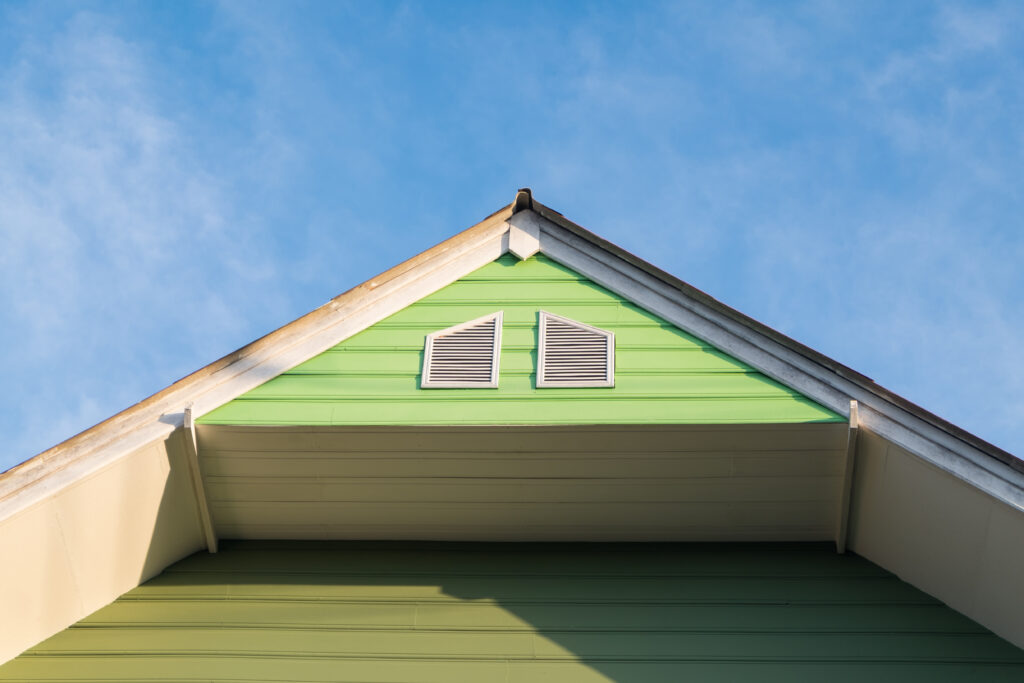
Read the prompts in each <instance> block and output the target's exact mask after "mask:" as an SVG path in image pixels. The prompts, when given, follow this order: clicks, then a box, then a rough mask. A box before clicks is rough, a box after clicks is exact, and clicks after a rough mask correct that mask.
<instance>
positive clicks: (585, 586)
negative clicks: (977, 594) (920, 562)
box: [0, 542, 1024, 683]
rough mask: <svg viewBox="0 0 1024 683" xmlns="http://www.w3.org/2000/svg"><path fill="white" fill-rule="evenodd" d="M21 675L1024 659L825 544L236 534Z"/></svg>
mask: <svg viewBox="0 0 1024 683" xmlns="http://www.w3.org/2000/svg"><path fill="white" fill-rule="evenodd" d="M0 680H3V681H50V682H57V681H61V682H64V683H79V682H84V681H109V682H112V683H113V682H116V681H140V682H141V681H223V682H227V681H231V682H233V683H236V682H238V681H377V682H384V681H387V682H395V681H409V682H412V681H437V682H440V681H445V682H452V681H454V682H459V681H465V682H470V681H472V682H473V683H481V682H483V683H486V682H488V681H501V682H503V683H504V682H506V681H511V682H513V683H517V682H521V683H526V682H527V681H529V682H531V683H533V682H535V681H552V682H554V681H559V682H568V683H572V682H578V681H583V682H589V681H608V680H615V681H640V682H642V683H654V682H660V681H665V682H667V681H673V682H675V681H682V680H699V681H755V680H756V681H779V682H781V681H786V682H794V681H795V682H800V681H822V680H828V681H863V680H871V681H874V682H876V683H886V682H888V681H900V682H901V683H903V682H905V681H917V680H929V681H1020V680H1024V651H1021V650H1019V649H1018V648H1016V647H1014V646H1012V645H1010V644H1008V643H1006V642H1005V641H1003V640H1001V639H999V638H998V637H996V636H994V635H993V634H991V633H990V632H988V631H986V630H985V629H983V628H982V627H980V626H978V625H977V624H975V623H974V622H972V621H970V620H969V619H967V618H965V617H963V616H961V615H959V614H957V613H955V612H953V611H952V610H950V609H949V608H947V607H945V606H944V605H942V604H941V603H939V602H937V601H936V600H934V599H932V598H930V597H929V596H927V595H925V594H924V593H921V592H920V591H918V590H916V589H914V588H912V587H910V586H909V585H907V584H905V583H903V582H901V581H900V580H899V579H898V578H896V577H895V576H893V575H892V574H889V573H888V572H885V571H883V570H882V569H880V568H878V567H877V566H875V565H872V564H871V563H869V562H866V561H865V560H863V559H861V558H858V557H856V556H854V555H837V554H836V553H835V552H834V551H833V550H832V549H831V548H830V547H829V546H828V545H825V544H787V545H778V544H757V545H723V544H713V545H701V544H694V545H645V544H627V545H602V544H597V545H595V544H590V545H517V544H504V545H493V544H344V543H333V544H330V543H323V544H319V543H287V542H273V543H254V542H227V543H225V544H224V546H223V548H222V551H221V552H220V553H218V554H217V555H208V554H206V553H202V554H197V555H194V556H192V557H191V558H188V559H186V560H184V561H182V562H179V563H178V564H176V565H173V566H172V567H170V568H169V569H168V570H166V571H165V572H164V573H163V574H162V575H160V576H159V577H157V578H155V579H153V580H151V581H149V582H148V583H146V584H144V585H142V586H140V587H138V588H136V589H135V590H133V591H131V592H129V593H127V594H126V595H124V596H122V597H121V598H120V599H119V600H117V601H116V602H114V603H113V604H111V605H109V606H107V607H105V608H103V609H101V610H99V611H98V612H96V613H95V614H93V615H91V616H90V617H88V618H86V619H84V620H83V621H81V622H79V623H78V624H76V625H75V626H73V627H72V628H69V629H67V630H65V631H63V632H62V633H60V634H58V635H56V636H54V637H53V638H50V639H49V640H47V641H45V642H44V643H42V644H40V645H39V646H37V647H35V648H33V649H32V650H30V651H29V652H27V653H25V654H23V655H22V656H20V657H18V658H17V659H15V660H14V661H12V662H10V663H8V664H6V665H4V666H2V667H0Z"/></svg>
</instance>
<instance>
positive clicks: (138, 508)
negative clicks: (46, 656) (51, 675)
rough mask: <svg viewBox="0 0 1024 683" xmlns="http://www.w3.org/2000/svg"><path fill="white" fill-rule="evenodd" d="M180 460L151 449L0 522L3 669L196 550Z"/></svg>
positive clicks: (173, 445) (173, 449) (157, 445)
mask: <svg viewBox="0 0 1024 683" xmlns="http://www.w3.org/2000/svg"><path fill="white" fill-rule="evenodd" d="M175 434H176V433H175ZM169 446H170V448H169ZM180 457H181V456H180V454H179V451H178V448H177V439H176V437H172V440H171V441H165V440H160V441H156V442H153V443H150V444H147V445H146V446H144V447H142V448H140V449H138V450H137V451H135V452H134V453H132V454H130V455H127V456H125V457H124V458H122V459H120V460H118V461H116V462H115V463H113V464H112V465H110V466H108V467H106V468H104V469H101V470H99V471H97V472H96V473H94V474H92V475H90V476H88V477H86V478H84V479H81V480H80V481H78V482H76V483H74V484H73V485H71V486H68V487H66V488H64V489H62V490H60V491H59V492H57V493H56V494H54V495H53V496H52V497H51V498H49V499H47V500H45V501H43V502H42V503H39V504H37V505H35V506H33V507H31V508H28V509H27V510H25V511H24V512H21V513H19V514H16V515H14V516H13V517H9V518H8V519H5V520H3V521H2V522H0V558H2V560H0V605H2V606H3V608H2V609H0V662H3V661H6V660H8V659H10V658H12V657H14V656H15V655H17V654H18V653H19V652H21V651H22V650H24V649H25V648H27V647H30V646H31V645H34V644H35V643H38V642H39V641H41V640H43V639H44V638H46V637H49V636H50V635H52V634H53V633H56V632H57V631H60V630H61V629H63V628H66V627H67V626H68V625H69V624H72V623H74V622H75V621H77V620H78V619H81V618H82V617H84V616H86V615H87V614H89V613H91V612H93V611H95V610H97V609H99V608H100V607H103V606H104V605H106V604H108V603H110V602H111V601H112V600H114V599H116V598H117V597H118V596H119V595H121V594H122V593H124V592H125V591H128V590H131V589H132V588H134V587H135V586H137V585H139V583H140V582H142V581H145V580H147V579H149V578H151V577H152V576H155V575H156V574H158V573H159V572H160V571H161V570H162V569H163V568H164V567H166V566H167V565H168V564H170V563H172V562H175V561H177V560H179V559H181V558H182V557H185V556H187V555H189V554H191V553H193V552H195V551H196V550H197V549H199V548H200V547H202V545H203V543H202V536H201V535H200V531H199V527H198V521H197V518H196V513H195V499H194V498H193V497H192V492H191V488H190V484H189V483H188V480H187V476H186V475H185V470H184V467H183V465H184V463H183V462H181V461H180V460H179V459H180Z"/></svg>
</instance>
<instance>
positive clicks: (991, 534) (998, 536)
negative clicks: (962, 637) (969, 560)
mask: <svg viewBox="0 0 1024 683" xmlns="http://www.w3.org/2000/svg"><path fill="white" fill-rule="evenodd" d="M986 540H987V543H986V544H985V551H984V554H983V555H982V557H981V563H980V564H981V566H980V568H979V573H978V593H977V596H976V606H975V610H974V614H977V615H979V617H980V616H981V615H984V618H985V619H986V621H987V622H988V624H989V628H991V629H992V630H993V631H995V632H996V633H999V634H1001V635H1002V636H1003V637H1004V638H1006V639H1007V640H1009V641H1010V642H1013V643H1017V644H1018V645H1020V646H1021V647H1024V513H1022V512H1018V511H1016V510H1011V509H1010V508H1009V507H1007V506H1005V505H996V506H993V509H992V515H991V516H990V517H989V522H988V534H987V538H986Z"/></svg>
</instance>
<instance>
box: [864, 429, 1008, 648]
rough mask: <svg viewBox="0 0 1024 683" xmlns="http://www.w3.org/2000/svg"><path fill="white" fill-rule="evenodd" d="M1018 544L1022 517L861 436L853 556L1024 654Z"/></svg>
mask: <svg viewBox="0 0 1024 683" xmlns="http://www.w3.org/2000/svg"><path fill="white" fill-rule="evenodd" d="M862 431H864V430H862ZM1022 540H1024V515H1022V514H1020V513H1017V512H1015V511H1013V510H1011V509H1010V508H1008V507H1007V506H1006V505H1004V504H1003V503H1001V502H999V501H997V500H995V499H994V498H991V497H990V496H988V495H986V494H984V493H982V492H981V491H979V490H977V489H976V488H974V487H973V486H971V485H969V484H967V483H965V482H963V481H961V480H959V479H956V478H955V477H953V476H951V475H949V474H947V473H945V472H942V471H941V470H939V469H938V468H936V467H934V466H932V465H930V464H928V463H925V462H924V461H923V460H921V459H920V458H918V457H916V456H914V455H913V454H911V453H910V452H908V451H906V450H904V449H903V448H900V447H899V446H896V445H894V444H891V443H888V442H886V441H885V440H883V439H881V438H880V437H878V436H876V435H874V434H872V433H870V432H865V433H862V434H861V441H860V445H859V448H858V453H857V466H856V471H855V474H854V484H853V503H852V509H851V535H850V547H851V549H853V550H854V551H855V552H857V553H858V554H860V555H863V556H864V557H866V558H868V559H869V560H871V561H872V562H875V563H877V564H879V565H882V566H884V567H886V568H887V569H889V570H891V571H893V572H894V573H895V574H896V575H897V576H899V577H900V578H902V579H903V580H905V581H907V582H909V583H911V584H913V585H914V586H916V587H917V588H920V589H921V590H923V591H925V592H927V593H930V594H931V595H934V596H935V597H937V598H938V599H940V600H942V601H943V602H945V603H947V604H948V605H950V606H951V607H953V608H954V609H956V610H958V611H960V612H962V613H963V614H966V615H967V616H969V617H971V618H972V619H975V620H977V621H978V622H979V623H981V624H982V625H983V626H985V627H987V628H990V629H992V630H993V631H995V632H996V633H997V634H999V635H1001V636H1002V637H1004V638H1006V639H1008V640H1010V641H1011V642H1013V643H1015V644H1017V645H1018V646H1021V647H1024V616H1022V615H1024V588H1022V587H1024V551H1021V550H1020V548H1021V543H1022ZM997 605H998V608H997V607H996V606H997Z"/></svg>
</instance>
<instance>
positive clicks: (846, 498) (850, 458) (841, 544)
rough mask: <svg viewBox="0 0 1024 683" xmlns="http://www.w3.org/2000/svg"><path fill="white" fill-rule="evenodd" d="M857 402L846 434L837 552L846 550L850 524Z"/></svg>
mask: <svg viewBox="0 0 1024 683" xmlns="http://www.w3.org/2000/svg"><path fill="white" fill-rule="evenodd" d="M857 412H858V411H857V402H856V401H850V428H849V431H848V432H847V435H846V459H845V460H844V467H843V488H842V491H841V492H840V494H839V510H838V514H837V515H836V552H837V553H840V554H842V553H845V552H846V534H847V531H848V529H849V525H850V494H851V492H852V491H853V468H854V465H855V463H856V461H857V434H858V432H859V431H860V429H859V427H860V420H859V418H858V415H857Z"/></svg>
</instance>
